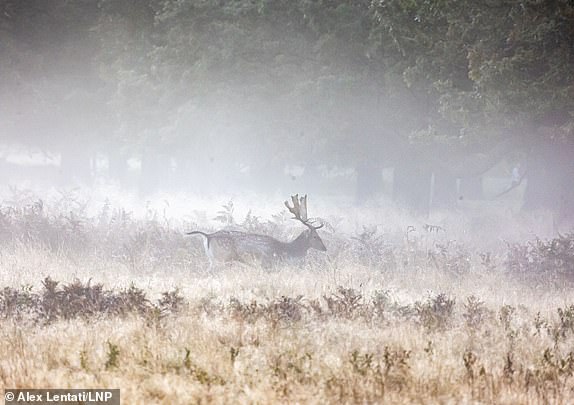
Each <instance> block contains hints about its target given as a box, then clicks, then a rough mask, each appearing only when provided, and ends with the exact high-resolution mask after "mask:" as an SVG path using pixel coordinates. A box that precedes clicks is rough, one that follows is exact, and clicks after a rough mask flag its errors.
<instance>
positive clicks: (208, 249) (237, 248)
mask: <svg viewBox="0 0 574 405" xmlns="http://www.w3.org/2000/svg"><path fill="white" fill-rule="evenodd" d="M291 201H292V205H289V202H288V201H285V206H286V207H287V209H288V210H289V212H290V213H291V214H293V218H292V219H295V220H297V221H299V222H301V223H302V224H303V225H305V226H306V227H307V229H306V230H304V231H303V232H301V234H300V235H299V236H297V237H296V238H295V239H293V240H292V241H290V242H282V241H279V240H277V239H275V238H272V237H271V236H267V235H260V234H256V233H247V232H241V231H225V230H221V231H217V232H214V233H205V232H202V231H191V232H187V233H186V234H187V235H201V236H202V237H203V247H204V249H205V253H206V255H207V257H208V259H209V268H210V269H212V268H213V265H214V262H225V263H229V262H233V261H238V262H242V263H244V264H251V263H252V262H253V261H256V262H259V263H261V264H262V265H263V266H264V267H270V266H271V265H273V264H277V263H280V262H288V261H292V260H293V259H298V258H303V257H305V256H306V254H307V251H308V250H309V249H316V250H319V251H321V252H326V251H327V248H326V247H325V244H324V243H323V240H322V239H321V237H320V236H319V234H318V233H317V230H319V229H321V228H322V227H323V226H324V224H320V225H319V226H315V225H313V222H312V221H310V220H309V218H308V217H307V195H305V196H303V197H301V198H299V195H298V194H295V195H293V196H291Z"/></svg>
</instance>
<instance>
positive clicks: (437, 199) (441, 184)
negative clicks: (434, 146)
mask: <svg viewBox="0 0 574 405" xmlns="http://www.w3.org/2000/svg"><path fill="white" fill-rule="evenodd" d="M456 198H457V193H456V178H455V177H454V176H452V175H451V174H449V173H448V172H447V171H445V170H437V171H435V172H434V188H433V197H432V205H433V207H434V208H452V207H454V206H455V204H456Z"/></svg>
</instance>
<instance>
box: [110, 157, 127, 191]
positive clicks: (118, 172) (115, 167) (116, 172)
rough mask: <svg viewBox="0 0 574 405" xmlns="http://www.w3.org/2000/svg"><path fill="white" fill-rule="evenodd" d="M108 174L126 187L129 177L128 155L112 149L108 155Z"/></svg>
mask: <svg viewBox="0 0 574 405" xmlns="http://www.w3.org/2000/svg"><path fill="white" fill-rule="evenodd" d="M108 161H109V166H108V176H109V177H110V179H112V180H116V181H118V182H119V183H120V186H121V187H125V186H126V184H127V178H128V161H127V159H126V156H124V154H122V153H121V152H117V151H112V152H110V154H109V155H108Z"/></svg>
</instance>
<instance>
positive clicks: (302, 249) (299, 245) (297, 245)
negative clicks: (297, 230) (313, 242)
mask: <svg viewBox="0 0 574 405" xmlns="http://www.w3.org/2000/svg"><path fill="white" fill-rule="evenodd" d="M308 232H309V231H303V232H301V234H300V235H299V236H297V237H296V238H295V239H294V240H292V241H291V242H289V243H287V246H288V250H289V252H290V253H291V254H292V255H293V256H305V254H306V253H307V250H309V235H308Z"/></svg>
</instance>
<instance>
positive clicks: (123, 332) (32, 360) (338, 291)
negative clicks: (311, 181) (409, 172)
mask: <svg viewBox="0 0 574 405" xmlns="http://www.w3.org/2000/svg"><path fill="white" fill-rule="evenodd" d="M0 212H1V213H2V215H1V216H0V334H1V337H0V342H1V344H0V385H2V386H3V387H9V388H40V387H52V388H67V387H69V388H92V387H93V388H98V387H106V388H120V389H121V396H122V403H127V404H132V403H133V404H149V403H163V404H189V403H260V404H267V403H317V404H323V403H388V404H394V403H418V404H450V403H453V404H465V403H468V404H541V403H551V404H569V403H573V402H574V299H573V295H572V286H573V284H572V282H573V281H574V236H573V235H572V234H566V235H564V236H560V237H558V238H556V239H554V240H549V241H541V240H538V241H537V240H535V239H533V240H532V241H531V242H526V241H523V242H516V243H514V242H513V243H507V244H504V243H499V244H498V245H499V246H498V247H497V248H493V249H490V250H485V248H484V247H483V244H481V243H477V244H473V243H472V242H469V241H468V240H464V241H463V242H457V241H456V238H453V237H452V236H453V235H452V234H447V235H444V234H445V233H448V231H443V232H441V231H438V232H436V231H435V232H432V231H430V232H426V233H425V232H423V231H419V232H407V230H406V228H405V229H404V230H403V231H397V232H394V233H393V232H392V231H384V230H382V231H381V230H378V229H376V228H372V229H367V228H365V229H364V230H363V231H362V232H355V233H341V232H337V231H336V230H334V225H332V224H331V227H329V226H326V231H325V232H324V233H322V235H323V236H324V237H325V241H326V244H327V245H328V249H329V251H328V253H327V254H326V255H325V254H321V253H319V252H312V254H310V255H309V257H308V258H307V260H306V262H305V263H301V264H300V265H290V266H287V265H285V266H278V267H277V268H273V269H262V268H259V267H256V266H246V265H241V264H232V265H227V266H219V267H217V268H215V269H213V270H212V271H208V267H207V261H206V259H205V258H204V254H203V251H202V247H201V243H200V240H195V239H186V238H185V237H183V236H182V232H181V228H185V229H190V228H191V227H196V226H202V225H203V226H204V227H205V226H208V225H207V224H198V223H186V224H183V225H181V224H179V225H177V226H176V225H173V224H171V223H170V222H169V221H164V220H163V219H158V217H157V216H153V215H152V216H150V217H149V218H144V219H134V218H131V217H130V215H128V214H127V213H125V212H123V211H121V210H112V209H109V208H106V209H103V210H102V212H101V213H100V214H99V215H96V216H88V215H87V214H85V213H83V211H82V210H81V209H72V210H68V209H66V210H62V209H61V208H57V207H46V206H44V205H43V204H40V203H33V202H32V203H26V204H21V205H18V206H4V207H3V208H2V210H1V211H0ZM227 214H229V215H231V214H230V212H229V211H228V212H227ZM225 215H226V214H225V209H223V211H222V212H221V213H220V216H223V219H222V221H225V220H226V219H225ZM227 220H229V218H227ZM331 222H333V223H334V222H335V221H331ZM236 226H237V227H241V228H243V229H248V230H252V231H258V232H263V233H267V234H271V235H274V236H276V237H278V238H281V239H289V237H291V236H292V235H293V232H295V233H296V232H297V230H298V229H297V228H296V227H295V228H294V226H295V225H294V224H289V221H283V220H282V219H281V218H279V217H275V218H274V219H273V220H271V221H264V220H262V219H259V218H253V217H251V218H246V219H245V220H243V221H242V222H241V223H240V224H238V225H236ZM419 228H420V227H419ZM462 239H463V238H462V237H461V240H462ZM493 245H494V244H493Z"/></svg>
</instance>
